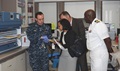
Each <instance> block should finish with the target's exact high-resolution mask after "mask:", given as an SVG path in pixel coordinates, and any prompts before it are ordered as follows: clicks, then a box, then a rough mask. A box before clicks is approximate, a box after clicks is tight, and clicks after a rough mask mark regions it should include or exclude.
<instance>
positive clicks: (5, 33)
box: [0, 11, 22, 53]
mask: <svg viewBox="0 0 120 71" xmlns="http://www.w3.org/2000/svg"><path fill="white" fill-rule="evenodd" d="M21 24H22V19H21V15H20V14H19V13H14V12H4V11H2V12H0V53H3V52H6V51H9V50H12V49H15V48H18V47H21V40H20V39H19V38H20V37H21V36H20V34H21Z"/></svg>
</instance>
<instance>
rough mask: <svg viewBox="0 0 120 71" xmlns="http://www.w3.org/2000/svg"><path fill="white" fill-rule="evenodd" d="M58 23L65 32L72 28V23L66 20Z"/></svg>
mask: <svg viewBox="0 0 120 71" xmlns="http://www.w3.org/2000/svg"><path fill="white" fill-rule="evenodd" d="M58 22H59V23H60V24H61V25H62V27H63V30H70V29H71V28H72V27H71V25H70V22H69V21H68V20H66V19H61V20H59V21H58Z"/></svg>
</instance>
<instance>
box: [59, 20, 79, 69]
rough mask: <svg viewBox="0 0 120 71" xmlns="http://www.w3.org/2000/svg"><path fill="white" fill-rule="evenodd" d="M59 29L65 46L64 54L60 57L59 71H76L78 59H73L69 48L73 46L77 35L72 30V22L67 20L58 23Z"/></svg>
mask: <svg viewBox="0 0 120 71" xmlns="http://www.w3.org/2000/svg"><path fill="white" fill-rule="evenodd" d="M58 28H59V30H60V31H62V33H61V38H60V43H61V44H62V45H63V47H64V49H62V53H61V56H60V59H59V60H60V61H59V66H58V71H75V69H76V60H77V58H76V57H71V55H70V54H69V52H68V48H69V47H70V46H71V45H72V44H73V42H74V41H75V39H76V34H75V32H74V31H73V30H72V27H71V25H70V22H69V21H68V20H66V19H61V20H60V21H58Z"/></svg>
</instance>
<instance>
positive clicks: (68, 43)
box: [60, 29, 76, 48]
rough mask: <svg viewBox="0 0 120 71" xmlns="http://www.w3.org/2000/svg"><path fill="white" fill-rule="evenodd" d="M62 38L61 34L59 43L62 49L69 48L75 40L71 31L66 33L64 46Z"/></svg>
mask: <svg viewBox="0 0 120 71" xmlns="http://www.w3.org/2000/svg"><path fill="white" fill-rule="evenodd" d="M62 37H63V32H62V33H61V37H60V42H61V44H62V45H63V46H64V48H69V47H70V46H71V45H73V43H74V41H75V39H76V33H75V32H74V31H73V30H72V29H71V30H68V31H67V33H66V34H65V36H64V41H65V43H66V44H63V43H62Z"/></svg>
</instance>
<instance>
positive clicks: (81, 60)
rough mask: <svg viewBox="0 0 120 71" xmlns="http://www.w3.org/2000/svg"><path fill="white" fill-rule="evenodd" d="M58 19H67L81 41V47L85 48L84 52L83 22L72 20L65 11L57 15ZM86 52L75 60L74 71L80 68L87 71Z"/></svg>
mask: <svg viewBox="0 0 120 71" xmlns="http://www.w3.org/2000/svg"><path fill="white" fill-rule="evenodd" d="M59 18H60V19H67V20H68V21H69V22H70V25H71V26H72V29H73V31H74V32H75V33H76V34H77V35H78V36H80V37H81V38H82V39H83V43H84V44H83V45H84V46H85V49H86V52H87V47H86V37H85V27H84V24H83V21H82V20H81V19H77V18H73V17H71V16H70V14H69V13H68V12H67V11H63V12H61V13H60V15H59ZM86 52H84V54H83V55H81V56H80V57H78V59H77V63H76V64H77V65H76V71H79V70H80V69H79V68H81V71H88V66H87V59H86Z"/></svg>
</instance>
